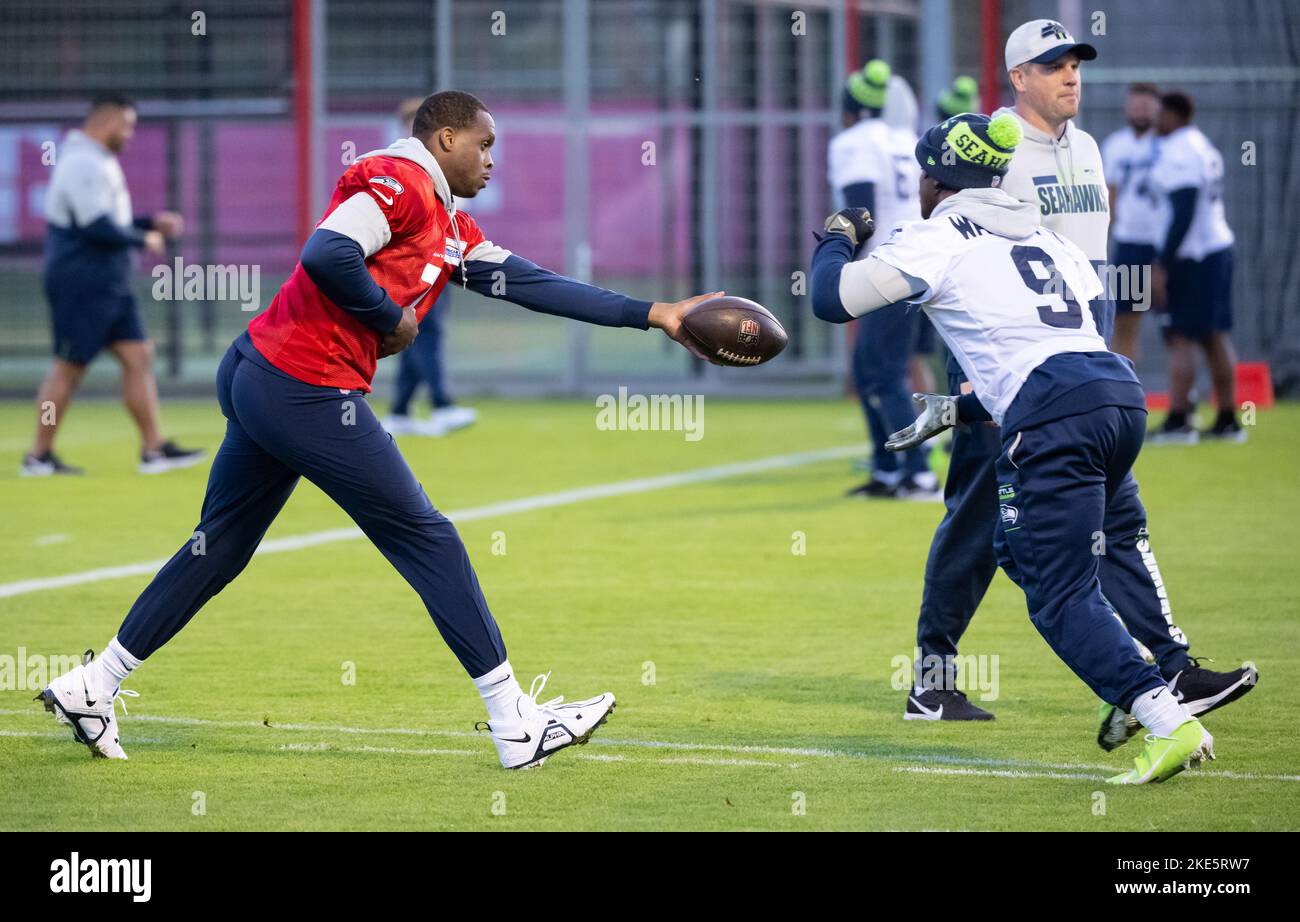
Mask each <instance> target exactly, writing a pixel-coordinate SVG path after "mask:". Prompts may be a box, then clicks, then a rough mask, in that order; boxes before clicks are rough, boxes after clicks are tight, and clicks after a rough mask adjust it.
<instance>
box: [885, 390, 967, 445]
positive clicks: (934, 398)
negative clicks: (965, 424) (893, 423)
mask: <svg viewBox="0 0 1300 922" xmlns="http://www.w3.org/2000/svg"><path fill="white" fill-rule="evenodd" d="M912 400H913V401H914V402H916V403H919V404H921V415H920V416H918V417H917V418H916V420H915V421H914V422H913V423H912V425H910V426H908V427H907V428H906V429H900V430H898V431H897V432H895V433H894V434H893V435H891V436H890V437H889V438H888V439H886V440H885V448H887V449H889V450H890V451H907V450H909V449H912V448H916V447H917V446H918V445H920V444H921V443H922V442H924V441H925V440H926V439H931V438H934V437H935V436H936V435H938V434H939V433H940V432H943V431H944V430H945V429H951V428H952V427H953V426H955V425H957V398H956V397H949V396H947V395H946V394H913V395H912Z"/></svg>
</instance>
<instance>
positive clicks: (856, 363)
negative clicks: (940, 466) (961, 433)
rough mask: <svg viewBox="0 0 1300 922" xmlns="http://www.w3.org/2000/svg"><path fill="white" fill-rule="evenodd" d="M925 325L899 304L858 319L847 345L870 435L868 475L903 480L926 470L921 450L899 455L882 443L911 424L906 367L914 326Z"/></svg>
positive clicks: (923, 449)
mask: <svg viewBox="0 0 1300 922" xmlns="http://www.w3.org/2000/svg"><path fill="white" fill-rule="evenodd" d="M918 322H919V323H929V321H928V320H926V319H925V318H924V317H923V316H922V315H921V314H920V312H919V311H918V310H917V309H916V308H915V307H909V305H907V304H904V303H902V302H900V303H898V304H891V305H889V306H888V307H882V308H881V309H880V310H878V311H872V312H871V313H869V314H864V315H863V316H861V317H859V318H858V327H857V332H856V335H855V337H854V340H853V384H854V387H855V388H856V389H857V392H858V399H859V400H860V401H861V402H862V409H863V412H864V413H866V416H867V431H868V432H869V433H870V435H871V470H872V472H873V473H892V472H894V471H897V470H900V469H901V470H902V472H903V474H904V476H906V475H910V474H919V473H921V472H922V471H926V470H929V469H930V465H929V461H928V458H929V449H928V448H927V447H926V446H924V445H923V446H921V447H919V448H914V449H912V450H911V451H907V452H902V453H901V457H900V455H899V454H896V453H894V452H891V451H886V450H885V440H886V439H887V438H889V437H890V436H891V435H893V434H894V433H895V432H897V431H898V430H900V429H904V428H906V427H907V426H909V425H911V423H912V420H913V419H915V418H916V412H915V409H914V408H913V406H912V398H911V395H910V394H909V392H908V389H907V363H908V360H909V359H910V358H911V357H912V347H913V344H914V343H915V342H916V339H917V324H918Z"/></svg>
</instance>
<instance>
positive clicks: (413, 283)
mask: <svg viewBox="0 0 1300 922" xmlns="http://www.w3.org/2000/svg"><path fill="white" fill-rule="evenodd" d="M428 159H429V160H430V161H432V157H431V156H429V157H428ZM433 169H435V170H436V169H437V167H436V165H435V166H434V167H433ZM439 178H440V179H441V177H439ZM441 188H442V191H443V193H444V194H445V195H446V196H447V198H448V199H450V193H449V192H448V191H447V190H446V183H445V180H443V181H442V183H441ZM358 193H362V194H365V195H368V196H369V197H370V198H371V199H372V200H373V201H374V203H375V204H376V205H377V206H378V207H379V210H380V211H381V212H382V214H383V216H384V218H385V219H387V222H388V228H387V230H388V239H387V240H386V241H383V242H382V243H380V241H376V242H377V243H380V245H379V248H378V249H376V250H375V251H374V252H373V253H371V254H370V255H369V256H368V257H367V259H366V268H367V269H368V270H369V271H370V275H371V276H372V277H373V278H374V280H375V282H376V283H377V284H378V285H379V286H380V287H381V288H383V289H384V290H385V291H387V292H388V294H389V296H390V297H391V298H392V299H393V300H394V301H395V302H397V304H399V305H401V306H402V307H404V308H405V307H410V306H412V305H414V306H415V314H416V317H417V319H421V320H422V319H424V315H425V314H426V313H428V312H429V310H430V309H431V307H432V306H433V303H434V301H436V300H437V298H438V294H439V292H441V291H442V286H443V285H445V284H446V283H447V279H448V278H449V277H450V276H451V275H452V273H453V272H457V271H459V270H460V268H461V264H462V261H463V259H464V255H465V254H466V253H467V252H469V250H471V249H473V248H474V247H475V246H478V245H479V244H480V243H482V242H483V233H482V232H481V231H480V230H479V228H478V225H477V224H476V223H475V222H474V219H473V218H471V217H470V216H469V215H468V214H465V213H464V212H455V213H453V212H451V211H449V210H448V208H447V207H446V205H445V204H444V203H443V201H442V199H441V198H440V197H439V190H438V187H437V186H436V185H435V182H434V179H433V176H432V175H431V174H430V172H429V170H428V169H426V168H425V167H424V166H422V165H421V164H420V163H419V162H416V161H415V160H413V159H406V158H404V157H400V156H387V155H386V154H385V153H381V154H377V155H369V156H366V157H363V158H361V159H359V160H357V161H356V162H355V163H353V164H352V165H351V166H350V167H348V169H347V170H346V171H345V172H344V173H343V175H342V176H341V177H339V181H338V185H336V186H335V188H334V197H333V198H332V199H331V201H330V205H329V208H328V209H327V210H326V212H325V215H324V217H323V218H322V219H321V224H326V223H328V222H329V217H330V215H331V214H333V212H334V211H335V210H336V209H337V208H338V207H339V206H340V205H342V204H343V203H345V202H347V201H348V200H349V199H351V198H352V197H353V196H355V195H357V194H358ZM366 207H367V208H368V205H367V206H366ZM376 220H377V219H376ZM317 226H320V225H317ZM248 332H249V335H250V336H251V337H252V340H253V344H254V345H255V346H256V347H257V351H258V352H260V353H261V354H262V355H263V356H265V357H266V359H267V361H269V362H270V363H271V364H272V365H274V366H275V367H276V368H279V369H280V370H281V371H283V372H285V373H286V374H288V375H291V376H292V377H294V378H297V379H298V380H299V381H305V382H306V383H308V384H315V385H319V386H322V387H338V388H346V389H348V390H362V391H369V390H370V385H371V382H372V381H373V380H374V377H375V364H376V362H378V360H379V347H380V343H381V341H382V339H383V337H382V335H381V334H380V333H379V332H378V331H376V330H374V329H373V328H371V327H369V326H367V325H366V324H364V323H362V322H361V321H360V320H358V319H357V318H356V317H354V316H353V315H352V314H350V313H348V312H347V311H345V310H344V309H343V308H341V307H339V306H338V305H337V304H335V303H334V302H333V301H331V300H330V299H329V298H327V297H326V296H325V295H324V294H323V293H322V292H321V290H320V289H319V288H317V287H316V284H315V283H314V282H313V281H312V280H311V278H310V277H309V276H308V275H307V272H306V271H305V270H304V269H303V267H302V263H301V262H300V263H298V265H296V266H295V267H294V270H293V274H292V275H290V276H289V278H288V280H287V281H286V282H285V283H284V285H283V286H281V288H280V290H279V291H278V292H277V293H276V295H275V298H274V299H273V300H272V301H271V306H270V307H268V308H267V309H266V311H265V312H264V313H262V314H260V315H259V316H257V317H256V318H254V320H253V322H252V323H250V324H249V325H248Z"/></svg>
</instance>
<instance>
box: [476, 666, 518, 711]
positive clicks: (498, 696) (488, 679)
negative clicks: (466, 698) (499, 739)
mask: <svg viewBox="0 0 1300 922" xmlns="http://www.w3.org/2000/svg"><path fill="white" fill-rule="evenodd" d="M474 687H475V688H477V689H478V693H479V694H480V695H482V696H483V703H484V704H485V705H487V712H488V723H492V722H493V721H495V722H497V723H502V724H512V723H515V722H517V721H518V720H519V711H518V709H517V708H516V707H515V702H516V701H518V700H519V696H520V695H522V694H523V693H524V692H523V689H521V688H520V687H519V681H518V680H517V679H516V678H515V670H514V669H513V667H511V665H510V660H506V661H505V662H504V663H502V664H501V665H500V666H498V667H497V668H495V669H493V670H492V671H491V672H489V673H487V674H486V675H481V676H479V677H478V678H477V679H475V680H474Z"/></svg>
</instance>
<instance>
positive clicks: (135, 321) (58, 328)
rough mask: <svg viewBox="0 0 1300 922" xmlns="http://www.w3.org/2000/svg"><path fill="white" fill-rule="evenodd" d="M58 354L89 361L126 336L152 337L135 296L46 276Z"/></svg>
mask: <svg viewBox="0 0 1300 922" xmlns="http://www.w3.org/2000/svg"><path fill="white" fill-rule="evenodd" d="M45 295H46V297H47V298H48V299H49V301H50V318H51V321H52V325H53V331H54V354H55V355H56V356H58V357H59V358H61V359H63V360H64V361H65V362H71V363H72V364H73V365H89V364H90V362H91V360H93V359H94V358H95V356H96V355H98V354H99V352H100V350H101V349H103V348H104V347H105V346H108V345H111V344H112V343H116V342H122V341H124V340H144V339H148V338H149V336H148V334H146V333H145V330H144V323H143V322H142V321H141V320H140V309H139V307H138V306H137V305H136V302H135V296H134V295H133V294H131V293H130V292H129V291H127V292H120V293H116V294H105V293H104V292H102V291H93V290H89V289H87V288H86V287H85V286H83V285H69V284H67V283H65V282H63V281H61V280H60V279H58V278H50V277H48V276H47V277H46V279H45Z"/></svg>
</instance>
